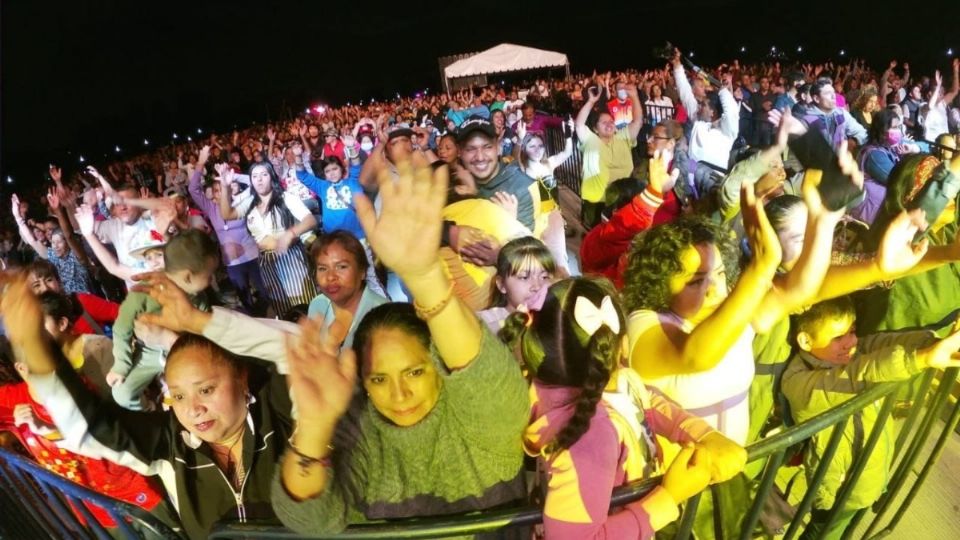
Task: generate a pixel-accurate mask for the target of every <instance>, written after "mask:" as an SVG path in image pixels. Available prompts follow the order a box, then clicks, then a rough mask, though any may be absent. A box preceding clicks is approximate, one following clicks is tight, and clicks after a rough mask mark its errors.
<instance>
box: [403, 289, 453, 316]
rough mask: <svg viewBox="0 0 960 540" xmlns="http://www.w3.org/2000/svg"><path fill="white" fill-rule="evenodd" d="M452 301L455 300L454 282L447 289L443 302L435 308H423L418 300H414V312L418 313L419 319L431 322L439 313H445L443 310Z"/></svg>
mask: <svg viewBox="0 0 960 540" xmlns="http://www.w3.org/2000/svg"><path fill="white" fill-rule="evenodd" d="M450 300H453V282H452V281H451V282H450V288H449V289H447V294H446V295H445V296H444V297H443V300H441V301H440V302H438V303H437V304H436V305H435V306H433V307H431V308H429V309H427V308H424V307H423V306H421V305H420V304H419V303H418V302H417V300H416V299H414V300H413V310H414V311H415V312H416V313H417V317H419V318H420V320H422V321H429V320H430V319H432V318H434V317H435V316H436V315H437V314H438V313H440V312H441V311H443V308H445V307H447V304H449V303H450Z"/></svg>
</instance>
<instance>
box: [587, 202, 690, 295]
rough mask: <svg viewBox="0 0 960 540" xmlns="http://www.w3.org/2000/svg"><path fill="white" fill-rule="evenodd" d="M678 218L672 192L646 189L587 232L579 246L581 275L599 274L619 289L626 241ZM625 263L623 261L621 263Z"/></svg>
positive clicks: (677, 208) (678, 204)
mask: <svg viewBox="0 0 960 540" xmlns="http://www.w3.org/2000/svg"><path fill="white" fill-rule="evenodd" d="M679 215H680V203H679V201H678V200H677V197H676V195H674V194H673V191H672V190H671V191H668V192H667V193H666V195H661V194H660V193H657V192H656V191H654V190H653V188H651V187H649V186H648V187H647V189H645V190H644V191H643V192H642V193H640V194H639V195H637V196H636V197H634V198H633V200H631V201H630V203H629V204H626V205H624V206H623V208H620V209H619V210H617V211H616V212H614V213H613V216H611V217H610V220H609V221H605V222H603V223H600V224H599V225H597V226H596V227H594V228H592V229H590V232H588V233H587V235H586V236H585V237H584V238H583V242H582V243H581V244H580V265H581V268H582V269H583V273H585V274H600V275H602V276H605V277H607V278H609V279H610V280H611V281H613V283H614V285H616V286H617V288H621V287H623V268H622V267H623V264H621V258H625V257H626V254H627V251H628V250H629V249H630V242H631V241H632V240H633V237H634V236H636V235H637V233H639V232H640V231H644V230H646V229H649V228H650V227H653V226H655V225H660V224H661V223H667V222H670V221H673V220H674V219H676V218H677V217H678V216H679ZM624 262H625V261H624Z"/></svg>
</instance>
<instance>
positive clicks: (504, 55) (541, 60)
mask: <svg viewBox="0 0 960 540" xmlns="http://www.w3.org/2000/svg"><path fill="white" fill-rule="evenodd" d="M559 66H564V67H565V68H566V70H567V74H568V75H569V73H570V62H569V61H568V60H567V55H565V54H563V53H558V52H555V51H544V50H542V49H534V48H533V47H524V46H521V45H514V44H512V43H501V44H500V45H497V46H496V47H493V48H491V49H487V50H485V51H483V52H481V53H477V54H475V55H473V56H470V57H468V58H464V59H462V60H458V61H456V62H454V63H452V64H450V65H449V66H447V67H446V68H445V69H444V70H443V79H444V80H443V82H444V86H445V87H446V88H449V86H450V85H449V82H448V80H449V79H456V78H457V77H472V76H476V75H486V74H489V73H504V72H507V71H522V70H526V69H541V68H548V67H559Z"/></svg>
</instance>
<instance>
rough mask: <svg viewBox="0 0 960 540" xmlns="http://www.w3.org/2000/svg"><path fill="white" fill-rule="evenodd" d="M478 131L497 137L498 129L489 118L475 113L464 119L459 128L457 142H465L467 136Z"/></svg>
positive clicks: (492, 137) (493, 137)
mask: <svg viewBox="0 0 960 540" xmlns="http://www.w3.org/2000/svg"><path fill="white" fill-rule="evenodd" d="M476 131H479V132H481V133H483V134H484V135H486V136H487V137H490V138H491V139H495V138H496V137H497V130H496V129H495V128H494V127H493V124H491V123H490V121H489V120H487V119H486V118H484V117H482V116H478V115H474V116H471V117H470V118H467V119H466V120H464V122H463V123H462V124H460V127H458V128H457V142H458V143H463V142H465V141H466V140H467V138H468V137H469V136H470V135H471V134H473V133H474V132H476Z"/></svg>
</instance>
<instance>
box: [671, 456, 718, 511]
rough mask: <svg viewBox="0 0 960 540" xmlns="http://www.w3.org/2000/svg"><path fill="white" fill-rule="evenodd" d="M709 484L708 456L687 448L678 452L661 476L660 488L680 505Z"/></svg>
mask: <svg viewBox="0 0 960 540" xmlns="http://www.w3.org/2000/svg"><path fill="white" fill-rule="evenodd" d="M709 484H710V454H709V453H707V452H706V451H705V450H697V449H695V448H694V447H693V446H688V447H686V448H683V449H682V450H680V453H679V454H677V457H675V458H674V459H673V463H671V464H670V467H669V468H668V469H667V472H666V473H664V475H663V482H662V484H661V485H662V486H663V489H665V490H667V493H669V494H670V496H671V497H673V500H674V502H676V503H677V504H680V503H682V502H684V501H686V500H687V499H689V498H690V497H693V496H694V495H696V494H697V493H700V492H701V491H703V490H704V489H705V488H706V487H707V486H708V485H709Z"/></svg>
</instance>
